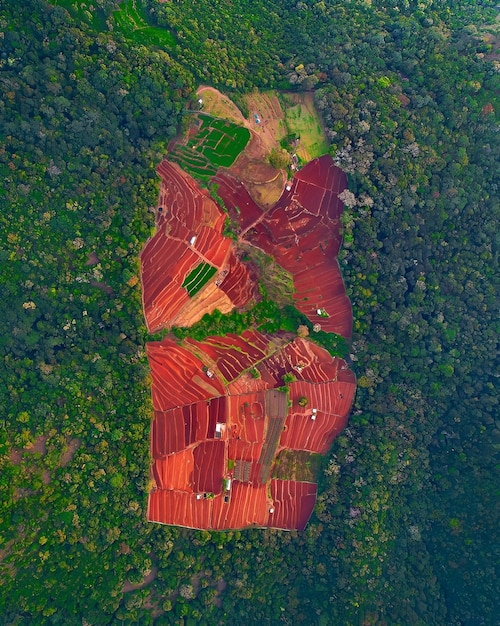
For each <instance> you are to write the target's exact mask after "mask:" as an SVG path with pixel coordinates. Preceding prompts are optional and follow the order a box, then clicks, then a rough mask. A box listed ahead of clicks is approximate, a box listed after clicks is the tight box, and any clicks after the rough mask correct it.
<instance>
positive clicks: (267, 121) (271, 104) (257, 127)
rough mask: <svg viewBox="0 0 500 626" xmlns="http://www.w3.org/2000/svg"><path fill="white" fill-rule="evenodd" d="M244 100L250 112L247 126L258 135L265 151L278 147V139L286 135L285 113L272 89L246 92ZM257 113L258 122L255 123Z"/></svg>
mask: <svg viewBox="0 0 500 626" xmlns="http://www.w3.org/2000/svg"><path fill="white" fill-rule="evenodd" d="M244 97H245V101H246V103H247V105H248V110H249V112H250V119H249V122H248V128H250V129H251V130H253V131H254V132H255V133H256V134H257V136H258V137H260V139H261V141H262V142H263V144H264V146H265V147H266V148H267V151H268V152H270V151H271V150H272V149H273V148H276V149H278V148H279V147H280V143H279V142H280V140H281V139H283V137H285V136H286V134H287V130H286V125H285V113H284V112H283V109H282V108H281V104H280V101H279V100H278V97H277V96H276V94H275V92H274V91H266V92H260V91H255V92H252V93H250V94H247V95H246V96H244ZM256 115H258V117H259V119H260V124H257V123H256V120H255V116H256Z"/></svg>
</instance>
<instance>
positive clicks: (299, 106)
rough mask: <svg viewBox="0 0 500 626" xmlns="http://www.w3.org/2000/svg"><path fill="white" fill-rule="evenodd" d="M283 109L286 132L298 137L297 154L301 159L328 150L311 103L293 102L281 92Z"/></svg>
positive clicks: (313, 157)
mask: <svg viewBox="0 0 500 626" xmlns="http://www.w3.org/2000/svg"><path fill="white" fill-rule="evenodd" d="M282 97H283V103H284V106H283V109H284V111H285V122H286V126H287V131H288V132H287V134H288V135H292V136H295V137H298V138H299V140H300V141H299V147H298V149H297V154H298V155H299V157H300V158H302V159H303V160H306V161H307V160H309V159H315V158H316V157H319V156H321V155H323V154H326V153H327V152H328V142H327V141H326V137H325V135H324V133H323V129H322V128H321V122H320V119H319V117H318V114H317V112H316V111H315V109H314V107H313V106H312V105H310V106H308V102H307V101H305V100H304V101H303V102H293V101H292V100H291V99H290V97H289V96H287V95H286V94H283V96H282Z"/></svg>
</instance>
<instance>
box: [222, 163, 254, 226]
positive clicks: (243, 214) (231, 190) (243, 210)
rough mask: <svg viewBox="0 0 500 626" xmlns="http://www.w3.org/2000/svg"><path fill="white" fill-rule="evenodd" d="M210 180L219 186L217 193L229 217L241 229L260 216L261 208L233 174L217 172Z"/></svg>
mask: <svg viewBox="0 0 500 626" xmlns="http://www.w3.org/2000/svg"><path fill="white" fill-rule="evenodd" d="M212 181H213V183H214V184H216V185H218V186H219V187H218V189H217V194H218V195H219V196H220V197H221V198H222V200H223V201H224V204H225V206H226V207H227V209H228V210H229V215H230V217H231V219H233V220H235V221H237V222H238V223H239V225H240V227H241V228H242V229H243V230H244V229H246V228H248V227H249V226H250V225H251V224H253V223H255V222H256V221H257V220H259V219H260V218H261V217H262V215H263V210H262V209H261V208H260V207H259V205H258V204H257V203H256V202H255V201H254V200H253V198H252V197H251V196H250V194H249V193H248V191H247V190H246V189H245V187H244V186H243V184H242V183H241V182H239V181H238V180H236V178H234V176H231V175H230V174H227V173H225V172H224V173H218V174H217V175H216V176H215V177H214V178H213V179H212ZM236 207H237V208H238V209H236Z"/></svg>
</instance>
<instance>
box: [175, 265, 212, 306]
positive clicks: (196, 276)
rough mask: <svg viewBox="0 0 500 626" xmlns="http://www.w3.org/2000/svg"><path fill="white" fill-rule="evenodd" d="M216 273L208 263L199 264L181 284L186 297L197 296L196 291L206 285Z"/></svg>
mask: <svg viewBox="0 0 500 626" xmlns="http://www.w3.org/2000/svg"><path fill="white" fill-rule="evenodd" d="M216 271H217V268H216V267H214V266H213V265H210V264H209V263H200V264H199V265H197V266H196V267H195V268H194V270H191V271H190V272H189V274H188V275H187V276H186V277H185V278H184V282H183V283H182V286H183V287H184V289H186V291H187V292H188V296H189V297H190V298H192V297H193V296H194V295H195V294H197V293H198V291H200V289H201V288H202V287H204V286H205V285H206V284H207V283H208V281H209V280H210V279H211V278H212V276H213V275H214V274H215V272H216Z"/></svg>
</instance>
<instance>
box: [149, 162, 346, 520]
mask: <svg viewBox="0 0 500 626" xmlns="http://www.w3.org/2000/svg"><path fill="white" fill-rule="evenodd" d="M158 173H159V175H160V176H161V191H160V200H159V203H158V208H157V210H156V226H157V230H156V233H155V235H154V236H153V237H152V238H151V239H150V240H149V241H148V243H147V244H146V246H145V248H144V250H143V252H142V254H141V272H142V285H143V306H144V314H145V318H146V323H147V326H148V329H149V330H150V331H151V332H156V331H158V330H160V329H162V328H168V327H170V326H172V325H174V324H175V323H176V320H178V321H179V322H182V321H184V322H186V320H188V324H190V323H193V322H194V321H196V319H199V317H201V315H202V314H203V313H205V312H211V311H213V310H214V309H215V308H221V310H222V308H223V307H226V310H229V309H230V308H231V307H238V308H240V307H243V306H244V305H246V304H248V303H249V302H251V301H252V300H253V299H254V298H255V297H256V294H257V284H256V282H255V281H254V280H252V278H251V276H250V274H249V271H248V269H247V267H246V265H245V264H244V263H242V262H241V261H240V260H239V258H238V257H237V255H236V254H235V250H234V247H233V242H232V240H230V239H228V238H227V237H224V235H223V234H222V232H223V228H224V222H225V219H226V216H225V215H224V213H223V212H222V211H221V210H220V209H219V207H218V206H217V204H216V203H215V202H214V200H212V198H211V197H210V195H209V194H208V192H207V191H206V190H204V189H201V188H200V187H199V186H198V184H197V183H196V182H195V181H194V180H193V179H192V178H191V177H190V176H189V175H188V174H186V173H185V172H183V171H182V170H181V169H180V168H179V167H178V166H177V165H175V164H173V163H169V162H168V161H163V162H162V163H161V164H160V166H159V167H158ZM213 182H214V183H216V184H217V185H218V195H219V196H220V197H221V198H222V200H223V202H224V204H225V206H226V207H227V209H228V210H229V215H230V217H231V218H232V220H233V222H235V223H238V224H239V228H240V237H239V240H240V241H241V242H244V243H246V244H250V245H254V246H256V247H258V248H260V249H262V250H263V251H265V252H266V253H268V254H270V255H272V256H273V257H274V259H275V260H276V262H277V263H279V264H280V265H281V266H282V267H283V268H284V269H286V270H287V271H288V272H290V273H291V275H292V277H293V280H294V285H295V289H296V293H295V294H294V298H295V304H296V306H297V308H298V309H299V310H300V311H302V312H303V313H304V314H305V315H306V316H307V317H308V318H309V319H310V320H311V321H312V322H313V323H317V324H320V325H321V327H322V329H323V330H325V331H329V332H335V333H338V334H340V335H342V336H344V337H346V338H348V337H350V335H351V332H352V313H351V307H350V303H349V300H348V298H347V296H346V294H345V289H344V284H343V281H342V277H341V274H340V269H339V266H338V262H337V253H338V250H339V248H340V245H341V234H340V233H341V227H340V216H341V214H342V210H343V205H342V202H341V201H340V200H339V199H338V194H339V193H341V192H342V191H343V190H344V189H345V188H346V177H345V174H344V173H343V172H342V171H341V170H340V169H339V168H337V167H336V166H335V165H334V164H333V161H332V159H331V157H329V156H324V157H321V158H319V159H316V160H314V161H312V162H311V163H309V164H308V165H306V166H305V167H304V168H303V169H302V170H300V171H299V172H297V173H296V174H295V176H294V177H293V180H292V181H291V182H290V183H289V184H288V185H287V187H286V190H285V191H284V192H283V194H282V196H281V198H280V200H279V201H278V202H277V203H276V205H275V206H274V207H273V208H271V209H270V210H268V211H267V212H266V211H264V210H263V208H262V207H260V206H258V205H257V204H256V203H255V201H254V200H253V199H252V197H251V196H250V194H249V193H248V192H247V190H246V189H245V188H244V186H243V185H242V184H241V183H240V182H239V181H238V180H237V179H236V178H235V177H234V176H231V175H230V174H228V173H224V174H221V173H219V174H218V175H217V176H216V177H215V178H214V179H213ZM201 262H205V263H209V264H211V265H212V266H214V267H215V268H216V269H217V273H216V274H215V276H214V277H213V279H211V281H209V283H207V285H206V286H205V287H203V288H202V290H201V291H200V292H199V293H198V294H196V295H195V296H194V298H190V297H189V295H188V292H187V290H186V289H185V288H184V287H183V286H182V285H183V282H184V280H185V278H186V276H188V275H189V274H190V272H192V270H193V269H194V268H195V267H197V266H198V265H199V264H200V263H201ZM195 318H196V319H195ZM147 354H148V358H149V363H150V368H151V375H152V381H153V384H152V398H153V406H154V411H155V415H154V420H153V423H152V430H151V454H152V457H153V467H152V474H153V479H154V483H155V488H154V489H153V491H152V492H151V493H150V496H149V504H148V519H149V520H150V521H155V522H160V523H163V524H171V525H177V526H185V527H189V528H199V529H214V530H223V529H241V528H246V527H250V526H257V527H271V528H280V529H286V530H292V529H298V530H302V529H303V528H304V527H305V525H306V524H307V521H308V520H309V518H310V516H311V513H312V510H313V508H314V504H315V499H316V489H317V487H316V484H315V483H313V482H307V481H304V480H292V479H289V480H283V479H282V478H280V479H278V478H276V477H274V476H273V470H274V465H275V461H276V458H277V457H278V455H279V454H280V452H281V451H283V450H296V451H308V452H311V453H319V454H325V453H326V452H327V451H328V449H329V447H330V445H331V443H332V441H333V439H334V438H335V436H336V435H337V434H338V433H339V432H340V431H341V430H342V429H343V428H344V426H345V424H346V420H347V416H348V414H349V411H350V408H351V405H352V402H353V397H354V393H355V387H356V383H355V378H354V374H353V373H352V372H351V371H350V370H349V369H348V368H347V365H346V363H345V362H344V361H343V360H342V359H339V358H336V357H331V356H330V355H329V354H328V352H327V351H326V350H324V349H322V348H320V347H319V346H317V345H316V344H314V343H312V342H311V341H308V340H306V339H302V338H296V339H295V340H293V341H291V342H288V343H287V341H286V340H285V339H283V337H281V338H280V339H279V340H278V341H276V338H271V337H269V336H265V335H262V334H261V333H259V332H257V331H252V330H248V331H245V332H244V333H243V334H242V336H237V335H227V336H225V337H208V338H207V339H205V340H204V341H202V342H199V341H195V340H194V339H186V340H185V341H184V342H183V344H182V345H178V343H177V342H175V341H173V340H170V339H165V340H163V341H161V342H152V343H149V344H148V345H147ZM250 372H252V374H253V375H251V374H250ZM285 374H293V375H294V377H295V381H294V382H291V383H290V384H289V385H288V392H287V393H285V392H283V391H280V390H279V388H280V387H281V386H282V385H283V376H284V375H285ZM304 398H307V403H305V404H306V406H302V405H303V404H304Z"/></svg>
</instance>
